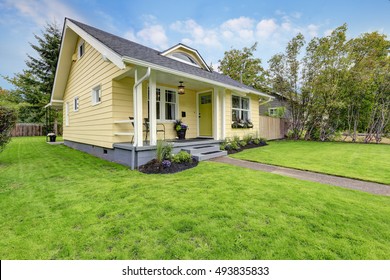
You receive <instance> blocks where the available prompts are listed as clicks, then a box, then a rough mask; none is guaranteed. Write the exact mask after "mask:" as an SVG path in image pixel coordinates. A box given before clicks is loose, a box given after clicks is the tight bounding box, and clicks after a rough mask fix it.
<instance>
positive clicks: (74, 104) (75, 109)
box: [73, 97, 80, 112]
mask: <svg viewBox="0 0 390 280" xmlns="http://www.w3.org/2000/svg"><path fill="white" fill-rule="evenodd" d="M79 105H80V104H79V98H78V97H75V98H74V100H73V111H75V112H77V111H78V110H79Z"/></svg>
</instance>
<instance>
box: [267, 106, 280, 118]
mask: <svg viewBox="0 0 390 280" xmlns="http://www.w3.org/2000/svg"><path fill="white" fill-rule="evenodd" d="M271 110H275V112H276V114H271ZM277 110H278V107H272V108H268V115H269V116H270V117H276V116H277V115H278V111H277Z"/></svg>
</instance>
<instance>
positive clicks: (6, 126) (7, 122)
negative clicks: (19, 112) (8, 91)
mask: <svg viewBox="0 0 390 280" xmlns="http://www.w3.org/2000/svg"><path fill="white" fill-rule="evenodd" d="M16 119H17V117H16V111H15V110H14V109H12V108H8V107H5V106H0V152H2V151H3V150H4V148H5V146H6V145H7V144H8V142H9V141H10V140H11V130H12V128H13V127H14V126H15V123H16Z"/></svg>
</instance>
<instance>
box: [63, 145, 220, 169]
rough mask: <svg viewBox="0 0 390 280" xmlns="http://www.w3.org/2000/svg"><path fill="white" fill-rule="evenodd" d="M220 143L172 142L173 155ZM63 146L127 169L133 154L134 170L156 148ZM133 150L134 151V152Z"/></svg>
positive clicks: (154, 154) (145, 161) (153, 153)
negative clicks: (184, 150) (189, 148)
mask: <svg viewBox="0 0 390 280" xmlns="http://www.w3.org/2000/svg"><path fill="white" fill-rule="evenodd" d="M220 142H221V141H217V140H200V139H199V140H198V139H196V140H193V141H191V140H188V141H183V142H172V143H173V153H175V154H176V153H178V152H180V151H181V150H182V149H183V148H188V147H197V146H202V145H207V144H219V143H220ZM64 144H65V145H66V146H68V147H70V148H73V149H76V150H79V151H82V152H86V153H88V154H91V155H93V156H96V157H99V158H102V159H105V160H108V161H112V162H116V163H119V164H122V165H125V166H128V167H132V166H131V165H132V164H131V160H132V153H133V152H135V155H134V156H135V157H134V168H138V167H139V166H141V165H143V164H145V163H147V162H148V161H150V160H152V159H154V158H156V146H144V147H133V145H132V144H130V143H116V144H114V148H113V149H109V148H103V147H99V146H94V145H89V144H83V143H78V142H73V141H69V140H64ZM134 150H135V151H134Z"/></svg>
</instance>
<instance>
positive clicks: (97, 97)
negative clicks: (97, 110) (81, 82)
mask: <svg viewBox="0 0 390 280" xmlns="http://www.w3.org/2000/svg"><path fill="white" fill-rule="evenodd" d="M91 98H92V106H94V105H98V104H100V103H102V86H101V85H97V86H96V87H94V88H92V93H91Z"/></svg>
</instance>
